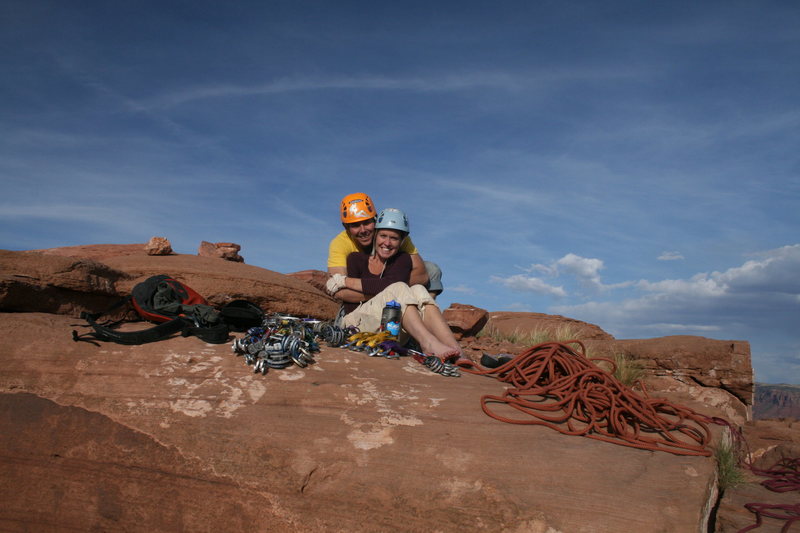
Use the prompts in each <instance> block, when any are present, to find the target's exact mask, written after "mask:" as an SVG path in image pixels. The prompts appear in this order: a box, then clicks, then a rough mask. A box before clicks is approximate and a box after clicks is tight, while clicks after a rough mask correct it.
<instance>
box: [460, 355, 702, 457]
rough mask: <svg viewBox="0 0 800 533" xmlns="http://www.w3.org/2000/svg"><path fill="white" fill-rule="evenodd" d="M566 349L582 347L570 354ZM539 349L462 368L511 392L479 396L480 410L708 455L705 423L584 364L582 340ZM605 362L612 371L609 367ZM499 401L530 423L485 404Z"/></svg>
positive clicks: (593, 436) (588, 434)
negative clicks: (492, 365)
mask: <svg viewBox="0 0 800 533" xmlns="http://www.w3.org/2000/svg"><path fill="white" fill-rule="evenodd" d="M567 344H574V345H578V346H579V347H580V350H579V351H576V350H573V349H572V348H571V347H570V346H568V345H567ZM567 344H561V343H556V342H553V343H543V344H539V345H537V346H534V347H532V348H529V349H528V350H527V351H525V352H523V353H521V354H520V355H518V356H517V357H515V358H513V359H511V360H510V361H507V362H505V363H503V364H501V365H499V366H498V367H496V368H482V367H480V366H479V365H476V364H475V363H473V362H471V361H470V362H467V361H464V362H461V363H459V366H460V367H461V368H462V370H464V371H465V372H470V373H472V374H478V375H493V376H494V377H496V378H497V379H498V380H500V381H503V382H505V383H508V384H509V385H510V387H509V388H508V389H507V390H506V391H505V392H504V393H503V395H502V396H492V395H485V396H483V397H482V398H481V406H482V408H483V411H484V412H485V413H486V414H487V415H489V416H491V417H492V418H495V419H497V420H500V421H503V422H508V423H512V424H532V425H542V426H546V427H549V428H551V429H554V430H556V431H559V432H561V433H564V434H567V435H580V436H584V437H588V438H591V439H597V440H600V441H605V442H611V443H614V444H621V445H623V446H630V447H633V448H640V449H644V450H653V451H665V452H670V453H673V454H676V455H699V456H709V455H711V452H710V451H709V450H708V449H707V445H708V444H709V441H710V432H709V429H708V426H706V424H705V423H704V420H705V417H703V416H702V415H700V414H698V413H696V412H694V411H692V410H691V409H688V408H685V407H681V406H678V405H675V404H672V403H670V402H669V401H667V400H664V399H650V398H649V397H647V393H646V391H644V392H643V395H640V394H638V393H636V392H634V391H633V390H632V389H630V388H629V387H627V386H625V385H624V384H622V383H621V382H620V381H619V380H617V379H616V378H615V377H614V376H612V375H611V374H610V373H608V372H606V371H605V370H603V369H602V368H600V367H598V366H597V365H595V364H594V363H593V361H596V360H599V359H593V360H589V359H588V358H587V357H586V355H585V353H586V349H585V348H584V346H583V344H582V343H581V342H579V341H570V342H569V343H567ZM602 360H604V361H608V362H609V363H611V365H612V366H613V364H614V363H613V361H610V360H608V359H602ZM498 403H503V404H506V405H508V406H509V407H511V408H513V409H515V410H517V411H519V412H521V413H524V414H525V415H527V418H510V417H507V416H503V415H500V414H498V413H496V412H495V411H493V410H492V409H491V408H490V406H491V405H493V404H498Z"/></svg>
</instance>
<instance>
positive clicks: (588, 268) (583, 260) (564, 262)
mask: <svg viewBox="0 0 800 533" xmlns="http://www.w3.org/2000/svg"><path fill="white" fill-rule="evenodd" d="M603 268H605V265H604V263H603V261H602V260H601V259H597V258H591V257H581V256H579V255H577V254H573V253H571V252H570V253H568V254H567V255H565V256H564V257H562V258H561V259H558V260H557V261H553V262H552V263H550V264H549V265H545V264H541V263H534V264H532V265H531V266H530V267H528V268H522V269H521V270H523V271H525V272H528V273H532V272H541V273H543V274H545V275H547V276H550V277H558V276H561V275H562V274H567V275H571V276H573V277H574V278H575V279H576V281H577V282H578V283H579V284H580V286H581V287H583V288H585V289H590V290H591V291H593V292H594V291H604V290H609V289H615V288H620V287H627V286H630V285H632V284H634V282H632V281H625V282H622V283H615V284H608V285H607V284H604V283H603V281H602V279H601V278H600V271H601V270H602V269H603ZM512 277H516V276H512ZM509 279H510V278H509ZM531 279H539V278H531Z"/></svg>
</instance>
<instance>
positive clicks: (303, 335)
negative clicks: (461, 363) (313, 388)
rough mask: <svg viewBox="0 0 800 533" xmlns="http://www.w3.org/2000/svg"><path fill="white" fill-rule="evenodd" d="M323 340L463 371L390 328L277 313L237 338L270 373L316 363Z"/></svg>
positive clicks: (446, 371) (247, 357) (247, 356)
mask: <svg viewBox="0 0 800 533" xmlns="http://www.w3.org/2000/svg"><path fill="white" fill-rule="evenodd" d="M320 342H325V343H326V344H327V345H328V346H331V347H334V348H337V347H341V348H347V349H350V350H352V351H355V352H364V353H366V354H367V355H369V356H370V357H385V358H387V359H399V358H400V357H401V356H410V357H413V358H414V360H416V361H417V362H419V363H420V364H422V365H424V366H426V367H427V368H428V369H430V370H431V372H435V373H437V374H441V375H443V376H450V377H459V376H460V375H461V374H460V372H459V370H458V367H456V366H455V365H454V364H452V362H451V361H443V360H441V359H439V358H438V357H435V356H433V355H425V354H424V353H422V352H418V351H416V350H412V349H410V348H407V347H404V346H402V345H400V343H398V342H397V338H396V337H394V336H393V335H391V334H390V333H389V332H388V331H381V332H378V333H369V332H359V331H358V329H356V328H340V327H338V326H335V325H333V324H332V323H330V322H324V321H321V320H314V319H306V318H297V317H293V316H286V315H279V314H273V315H269V316H267V317H266V318H264V320H263V322H262V324H261V326H257V327H254V328H250V329H248V330H247V332H246V333H245V335H244V337H242V338H239V339H235V340H234V341H233V345H232V349H233V353H235V354H236V355H243V356H244V361H245V363H247V365H253V371H254V372H256V373H261V374H266V373H267V372H268V371H269V369H270V368H274V369H280V368H286V367H289V366H291V365H293V364H294V365H297V366H299V367H301V368H305V367H307V366H308V365H310V364H314V363H315V362H316V361H315V360H314V355H313V354H315V353H317V352H319V351H320V344H319V343H320Z"/></svg>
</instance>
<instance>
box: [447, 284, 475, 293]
mask: <svg viewBox="0 0 800 533" xmlns="http://www.w3.org/2000/svg"><path fill="white" fill-rule="evenodd" d="M447 290H448V291H453V292H457V293H460V294H475V289H474V288H473V287H468V286H466V285H455V286H452V287H450V286H448V287H447Z"/></svg>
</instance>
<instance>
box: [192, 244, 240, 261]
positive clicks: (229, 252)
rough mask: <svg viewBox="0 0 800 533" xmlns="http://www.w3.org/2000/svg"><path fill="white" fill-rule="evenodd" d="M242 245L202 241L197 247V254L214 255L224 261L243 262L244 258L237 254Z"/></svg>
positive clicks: (202, 255) (203, 255)
mask: <svg viewBox="0 0 800 533" xmlns="http://www.w3.org/2000/svg"><path fill="white" fill-rule="evenodd" d="M241 249H242V247H241V246H240V245H238V244H236V243H233V242H213V243H212V242H208V241H202V242H201V243H200V247H199V248H198V249H197V255H199V256H201V257H216V258H219V259H225V260H226V261H234V262H236V263H244V258H243V257H242V256H241V255H239V250H241Z"/></svg>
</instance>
